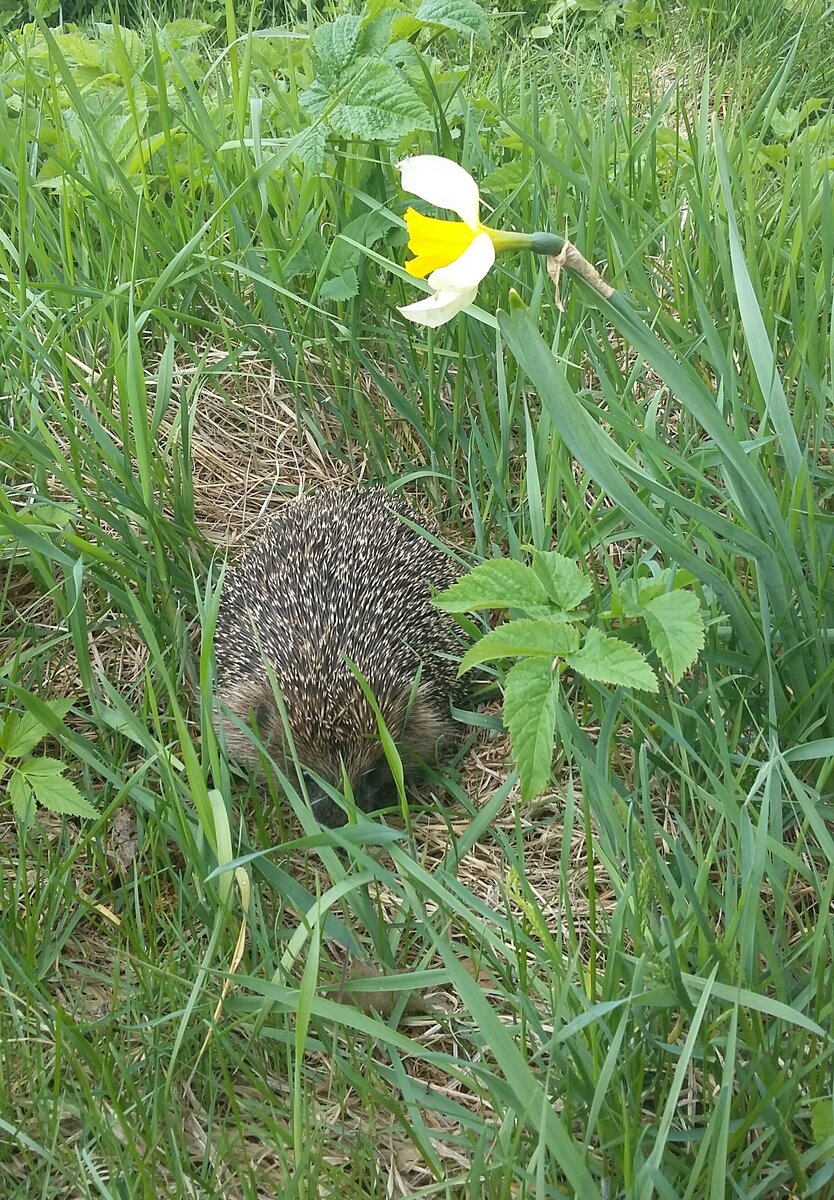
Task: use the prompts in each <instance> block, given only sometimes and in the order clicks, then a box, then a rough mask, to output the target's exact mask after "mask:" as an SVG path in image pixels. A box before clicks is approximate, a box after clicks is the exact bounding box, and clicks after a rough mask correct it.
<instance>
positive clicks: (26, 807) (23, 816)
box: [8, 771, 35, 829]
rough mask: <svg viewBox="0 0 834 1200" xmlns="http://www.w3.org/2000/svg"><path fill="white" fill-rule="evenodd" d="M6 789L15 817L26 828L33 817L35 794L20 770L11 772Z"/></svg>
mask: <svg viewBox="0 0 834 1200" xmlns="http://www.w3.org/2000/svg"><path fill="white" fill-rule="evenodd" d="M8 790H9V799H10V800H11V802H12V809H13V811H14V815H15V818H16V819H17V820H18V821H19V823H20V824H21V825H22V826H23V827H24V829H28V828H29V826H30V825H31V824H32V821H33V820H34V817H35V795H34V792H33V791H32V788H31V787H30V785H29V783H28V782H27V780H26V777H25V776H24V775H23V774H22V773H21V772H20V771H14V772H13V773H12V777H11V779H10V780H9V789H8Z"/></svg>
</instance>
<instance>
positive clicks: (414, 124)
mask: <svg viewBox="0 0 834 1200" xmlns="http://www.w3.org/2000/svg"><path fill="white" fill-rule="evenodd" d="M424 32H425V33H426V34H427V35H429V36H431V37H437V36H438V35H441V34H445V35H451V36H457V37H465V38H468V39H470V40H475V41H477V42H480V43H483V44H486V43H488V41H489V29H488V25H487V18H486V13H485V12H484V10H483V9H482V8H481V7H480V5H479V4H477V3H476V0H423V2H422V3H421V4H420V5H419V6H418V7H416V8H415V7H413V6H411V5H408V4H405V3H398V2H396V0H394V2H388V0H371V3H369V4H368V5H367V7H366V9H365V12H364V14H363V15H362V16H359V15H354V14H352V13H343V14H342V15H341V16H339V17H337V18H336V19H335V20H334V21H328V22H327V23H326V24H325V25H321V26H320V27H319V28H318V29H317V30H316V32H315V34H314V35H313V59H314V65H315V72H316V74H315V79H314V80H313V82H312V83H311V85H310V86H309V87H308V88H307V90H306V91H305V92H304V93H303V94H302V96H301V105H302V107H303V108H304V109H305V111H306V112H307V113H308V114H309V115H310V116H311V117H315V118H318V119H319V120H320V121H321V122H323V124H324V126H325V128H326V129H327V131H328V133H329V134H330V135H332V136H335V137H338V138H344V139H350V138H360V139H362V140H363V141H386V142H396V141H399V139H400V138H402V137H405V136H406V135H408V134H413V133H416V132H418V131H420V130H431V129H434V118H433V117H432V114H431V112H430V108H429V100H430V97H427V96H426V94H425V73H424V70H423V64H422V63H421V60H420V54H419V51H418V50H417V49H416V45H415V43H416V41H417V39H418V37H419V35H420V34H421V33H424Z"/></svg>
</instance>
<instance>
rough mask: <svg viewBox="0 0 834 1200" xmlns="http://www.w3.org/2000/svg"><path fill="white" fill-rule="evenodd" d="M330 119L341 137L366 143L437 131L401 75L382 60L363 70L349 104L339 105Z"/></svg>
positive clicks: (409, 85)
mask: <svg viewBox="0 0 834 1200" xmlns="http://www.w3.org/2000/svg"><path fill="white" fill-rule="evenodd" d="M329 120H330V125H331V128H332V129H333V130H334V131H335V132H336V133H338V134H339V135H340V136H341V137H346V138H350V137H357V138H362V139H363V140H365V141H395V140H396V139H397V138H401V137H404V136H405V135H406V134H407V133H414V132H415V130H418V129H433V128H434V121H433V119H432V116H431V113H430V112H429V110H428V109H427V108H426V106H425V104H424V103H423V101H422V100H421V99H420V97H419V96H418V95H417V93H416V92H415V91H414V89H413V88H412V86H411V84H410V83H408V81H407V80H406V78H405V76H404V75H403V74H402V72H401V71H398V70H397V68H396V67H393V66H391V64H390V63H384V62H379V61H377V62H373V61H370V62H369V63H368V65H367V67H366V68H364V69H363V70H362V71H361V73H360V74H359V77H358V79H357V81H356V83H355V84H354V85H353V87H352V88H351V89H350V94H349V96H348V99H347V102H346V103H344V104H337V105H336V107H335V108H334V109H333V111H332V112H331V113H330V116H329Z"/></svg>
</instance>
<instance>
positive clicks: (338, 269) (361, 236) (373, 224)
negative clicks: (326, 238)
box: [330, 208, 397, 275]
mask: <svg viewBox="0 0 834 1200" xmlns="http://www.w3.org/2000/svg"><path fill="white" fill-rule="evenodd" d="M392 228H393V229H396V228H397V224H396V221H394V219H393V217H391V216H390V215H389V214H388V213H386V212H384V211H383V210H382V209H379V208H376V209H369V210H368V212H364V213H362V215H361V216H359V217H355V218H354V219H353V220H352V221H349V222H348V223H347V225H346V226H345V227H344V229H343V230H342V231H341V233H340V234H339V236H338V237H337V238H336V241H335V243H334V245H333V246H332V249H331V254H330V271H331V273H332V274H333V275H341V274H342V272H343V271H344V270H345V268H346V267H354V268H355V267H357V266H358V264H359V259H360V257H361V251H360V250H358V249H357V248H356V247H355V246H352V245H351V244H350V242H358V243H359V245H360V246H375V245H376V243H377V242H378V241H380V240H381V239H382V238H384V237H386V236H387V235H388V233H389V231H390V230H391V229H392ZM348 238H349V239H350V241H348V240H347V239H348Z"/></svg>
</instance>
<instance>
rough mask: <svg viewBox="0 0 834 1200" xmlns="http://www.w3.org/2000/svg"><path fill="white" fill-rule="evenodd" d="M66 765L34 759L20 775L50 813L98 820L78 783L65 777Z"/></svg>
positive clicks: (25, 764)
mask: <svg viewBox="0 0 834 1200" xmlns="http://www.w3.org/2000/svg"><path fill="white" fill-rule="evenodd" d="M63 771H64V766H63V763H60V762H58V760H57V759H54V758H32V759H29V760H28V761H27V762H25V763H22V764H21V766H20V768H19V771H18V774H20V775H24V776H25V779H26V783H27V784H28V786H29V787H30V788H31V789H32V791H33V792H34V793H35V799H36V800H37V802H38V804H40V805H42V806H43V807H44V808H48V809H49V810H50V812H55V813H65V814H67V815H68V816H71V817H88V818H91V819H92V818H95V817H97V816H98V813H97V811H96V810H95V809H94V808H93V806H92V804H90V802H89V800H87V799H86V798H85V797H84V796H82V795H81V793H80V792H79V790H78V788H77V787H76V786H75V784H74V783H73V782H72V781H71V780H69V779H66V778H65V777H64V774H63Z"/></svg>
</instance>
